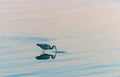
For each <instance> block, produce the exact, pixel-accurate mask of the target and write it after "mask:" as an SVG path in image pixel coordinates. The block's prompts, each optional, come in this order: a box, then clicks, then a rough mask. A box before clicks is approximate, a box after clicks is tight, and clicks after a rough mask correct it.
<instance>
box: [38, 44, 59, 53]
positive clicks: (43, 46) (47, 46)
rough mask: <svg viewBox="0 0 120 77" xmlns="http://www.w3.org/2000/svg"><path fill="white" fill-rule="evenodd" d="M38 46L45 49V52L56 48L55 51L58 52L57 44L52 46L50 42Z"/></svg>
mask: <svg viewBox="0 0 120 77" xmlns="http://www.w3.org/2000/svg"><path fill="white" fill-rule="evenodd" d="M36 45H37V46H39V47H40V48H41V49H43V51H42V52H43V53H45V50H51V49H55V51H56V52H57V48H56V46H55V45H53V46H50V45H49V44H36Z"/></svg>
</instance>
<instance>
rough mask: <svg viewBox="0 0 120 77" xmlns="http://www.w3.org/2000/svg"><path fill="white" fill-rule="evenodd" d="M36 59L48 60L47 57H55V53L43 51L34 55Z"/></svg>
mask: <svg viewBox="0 0 120 77" xmlns="http://www.w3.org/2000/svg"><path fill="white" fill-rule="evenodd" d="M35 58H36V59H37V60H48V59H55V58H56V54H55V55H52V54H47V53H43V54H41V55H40V56H36V57H35Z"/></svg>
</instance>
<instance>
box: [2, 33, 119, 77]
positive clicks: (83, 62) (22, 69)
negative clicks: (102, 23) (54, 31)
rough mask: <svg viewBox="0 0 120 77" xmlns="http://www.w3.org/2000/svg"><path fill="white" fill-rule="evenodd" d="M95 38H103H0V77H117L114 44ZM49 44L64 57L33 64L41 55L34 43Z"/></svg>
mask: <svg viewBox="0 0 120 77" xmlns="http://www.w3.org/2000/svg"><path fill="white" fill-rule="evenodd" d="M96 36H99V37H101V36H102V34H95V35H94V34H91V35H90V34H89V35H86V36H81V37H71V38H70V37H65V38H58V39H52V38H39V37H10V36H8V37H7V36H5V37H0V42H1V45H0V49H1V52H0V68H1V70H0V76H1V77H50V76H52V77H56V76H58V77H65V76H69V77H117V76H118V77H119V76H120V60H119V58H120V56H119V51H120V48H119V47H115V46H114V43H116V42H115V40H113V41H111V40H108V39H102V38H94V37H96ZM91 37H93V38H91ZM51 41H52V42H54V44H56V46H57V48H58V50H62V51H65V52H66V53H58V54H57V57H56V59H55V60H52V59H49V60H36V59H35V57H36V56H38V55H40V54H41V52H40V51H41V49H40V48H38V47H37V46H36V43H49V44H51ZM85 41H87V43H86V42H85Z"/></svg>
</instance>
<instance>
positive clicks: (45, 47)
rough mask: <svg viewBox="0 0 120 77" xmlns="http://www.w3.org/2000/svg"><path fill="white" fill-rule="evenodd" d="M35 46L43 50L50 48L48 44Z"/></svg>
mask: <svg viewBox="0 0 120 77" xmlns="http://www.w3.org/2000/svg"><path fill="white" fill-rule="evenodd" d="M37 46H39V47H41V48H42V49H43V50H48V49H52V47H51V46H50V45H48V44H37Z"/></svg>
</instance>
